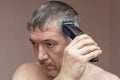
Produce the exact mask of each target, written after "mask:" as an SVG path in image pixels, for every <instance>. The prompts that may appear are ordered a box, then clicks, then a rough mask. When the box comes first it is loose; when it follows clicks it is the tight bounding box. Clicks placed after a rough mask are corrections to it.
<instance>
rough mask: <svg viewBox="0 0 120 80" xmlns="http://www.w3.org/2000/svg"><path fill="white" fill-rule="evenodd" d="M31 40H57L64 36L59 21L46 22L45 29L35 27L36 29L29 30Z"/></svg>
mask: <svg viewBox="0 0 120 80" xmlns="http://www.w3.org/2000/svg"><path fill="white" fill-rule="evenodd" d="M29 32H30V38H31V39H37V38H38V37H39V38H40V39H47V38H55V37H56V38H57V37H58V36H63V33H62V31H61V27H60V25H59V24H58V22H57V21H54V22H53V21H52V22H46V24H45V25H44V26H43V27H39V26H38V27H35V29H33V28H31V29H30V30H29Z"/></svg>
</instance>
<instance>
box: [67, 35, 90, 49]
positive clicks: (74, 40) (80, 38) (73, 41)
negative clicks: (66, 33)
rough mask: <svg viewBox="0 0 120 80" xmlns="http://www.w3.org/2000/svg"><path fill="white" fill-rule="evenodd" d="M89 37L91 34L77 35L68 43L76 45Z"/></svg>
mask: <svg viewBox="0 0 120 80" xmlns="http://www.w3.org/2000/svg"><path fill="white" fill-rule="evenodd" d="M88 38H89V36H88V35H86V34H82V35H80V36H76V37H75V39H73V40H72V42H71V43H70V44H69V45H68V47H71V46H74V45H75V44H77V43H78V42H79V41H80V40H82V39H88Z"/></svg>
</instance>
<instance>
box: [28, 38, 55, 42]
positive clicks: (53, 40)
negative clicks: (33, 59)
mask: <svg viewBox="0 0 120 80" xmlns="http://www.w3.org/2000/svg"><path fill="white" fill-rule="evenodd" d="M29 41H30V42H36V41H34V40H32V39H31V38H29ZM48 41H51V42H56V40H55V39H52V38H50V39H45V40H42V42H48Z"/></svg>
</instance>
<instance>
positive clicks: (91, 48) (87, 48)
mask: <svg viewBox="0 0 120 80" xmlns="http://www.w3.org/2000/svg"><path fill="white" fill-rule="evenodd" d="M95 50H100V47H98V46H96V45H91V46H85V47H83V48H81V49H80V50H79V51H78V54H81V55H85V54H89V53H91V52H93V51H95Z"/></svg>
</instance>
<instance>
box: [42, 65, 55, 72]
mask: <svg viewBox="0 0 120 80" xmlns="http://www.w3.org/2000/svg"><path fill="white" fill-rule="evenodd" d="M44 68H45V69H47V70H49V71H53V70H55V68H54V66H44Z"/></svg>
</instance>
